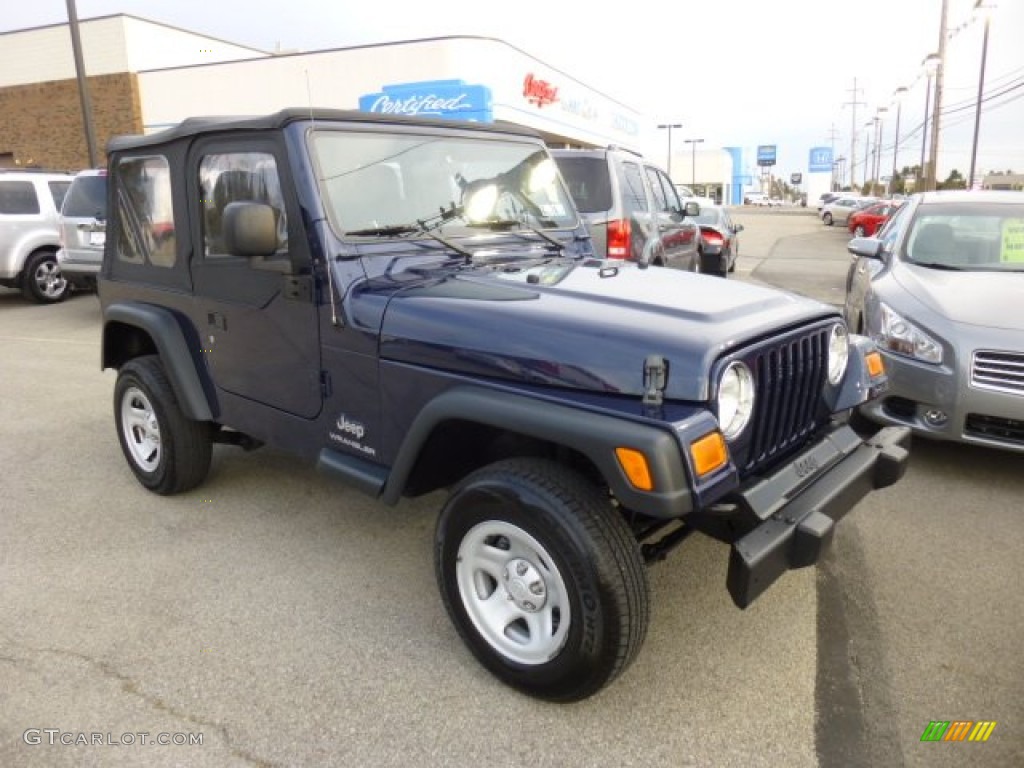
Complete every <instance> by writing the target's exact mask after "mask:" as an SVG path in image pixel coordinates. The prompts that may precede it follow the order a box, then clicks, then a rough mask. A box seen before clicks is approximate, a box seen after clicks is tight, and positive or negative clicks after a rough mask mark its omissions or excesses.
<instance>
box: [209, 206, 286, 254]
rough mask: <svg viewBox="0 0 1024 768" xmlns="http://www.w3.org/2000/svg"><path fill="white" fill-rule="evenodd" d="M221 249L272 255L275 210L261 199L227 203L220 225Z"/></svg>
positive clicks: (275, 219)
mask: <svg viewBox="0 0 1024 768" xmlns="http://www.w3.org/2000/svg"><path fill="white" fill-rule="evenodd" d="M221 234H222V236H223V238H224V249H225V250H226V251H227V252H228V253H230V254H231V255H233V256H273V255H274V253H276V252H277V213H276V212H275V211H274V209H273V208H272V207H270V206H269V205H265V204H264V203H253V202H244V203H228V205H227V206H226V207H225V208H224V221H223V224H222V227H221Z"/></svg>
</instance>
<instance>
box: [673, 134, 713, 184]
mask: <svg viewBox="0 0 1024 768" xmlns="http://www.w3.org/2000/svg"><path fill="white" fill-rule="evenodd" d="M683 143H684V144H689V145H690V188H691V189H693V188H694V187H695V186H696V185H697V145H698V144H703V143H704V139H683ZM671 175H672V174H669V176H670V177H671ZM693 194H697V190H696V189H693Z"/></svg>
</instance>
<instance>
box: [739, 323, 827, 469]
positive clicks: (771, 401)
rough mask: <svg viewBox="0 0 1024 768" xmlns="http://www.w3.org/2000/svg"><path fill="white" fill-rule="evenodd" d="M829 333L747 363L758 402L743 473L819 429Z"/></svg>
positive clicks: (791, 342) (814, 333)
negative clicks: (751, 373) (755, 388)
mask: <svg viewBox="0 0 1024 768" xmlns="http://www.w3.org/2000/svg"><path fill="white" fill-rule="evenodd" d="M830 328H831V326H826V327H824V328H821V327H819V328H815V329H812V330H811V331H810V332H807V333H804V334H803V335H801V336H799V337H797V338H790V339H787V340H784V341H783V342H781V343H779V344H775V345H774V346H771V347H767V348H764V349H760V350H757V352H756V354H755V355H754V356H753V358H752V359H751V358H747V360H748V365H750V369H751V371H752V372H753V374H754V382H755V386H756V387H757V400H756V401H755V403H756V404H755V406H754V407H755V409H756V412H755V414H754V423H753V425H752V430H751V437H750V450H749V452H748V453H747V460H746V462H745V464H744V466H743V469H744V470H745V471H748V472H749V471H755V470H757V469H758V468H760V467H762V466H764V465H765V464H767V463H769V462H771V461H772V460H773V459H775V458H776V457H778V456H781V455H782V454H785V453H786V452H787V451H788V450H789V449H790V448H794V447H796V446H798V445H799V444H801V443H802V441H803V439H804V438H805V437H806V436H807V435H808V434H810V433H811V432H812V431H813V430H814V429H815V428H816V427H817V426H819V424H820V414H819V406H820V403H821V392H822V389H823V387H824V385H825V376H826V367H827V365H828V338H829V332H830Z"/></svg>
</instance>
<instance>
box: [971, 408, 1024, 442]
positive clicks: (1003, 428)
mask: <svg viewBox="0 0 1024 768" xmlns="http://www.w3.org/2000/svg"><path fill="white" fill-rule="evenodd" d="M964 433H965V434H967V435H970V436H972V437H981V438H985V439H986V440H998V441H999V442H1001V443H1014V444H1016V445H1024V421H1021V420H1020V419H1004V418H1001V417H999V416H984V415H982V414H980V413H969V414H967V420H966V421H965V422H964Z"/></svg>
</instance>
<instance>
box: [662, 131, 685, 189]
mask: <svg viewBox="0 0 1024 768" xmlns="http://www.w3.org/2000/svg"><path fill="white" fill-rule="evenodd" d="M682 127H683V124H682V123H662V124H661V125H659V126H658V128H661V129H663V130H664V129H666V128H667V129H668V162H667V163H665V170H666V171H667V172H668V177H669V178H670V179H671V178H672V129H673V128H682Z"/></svg>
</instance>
